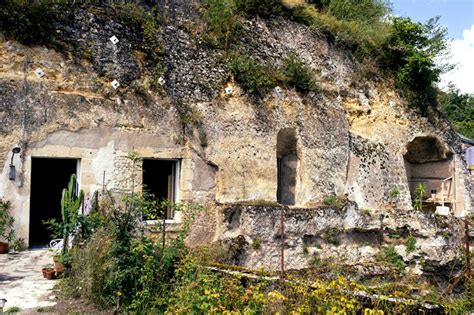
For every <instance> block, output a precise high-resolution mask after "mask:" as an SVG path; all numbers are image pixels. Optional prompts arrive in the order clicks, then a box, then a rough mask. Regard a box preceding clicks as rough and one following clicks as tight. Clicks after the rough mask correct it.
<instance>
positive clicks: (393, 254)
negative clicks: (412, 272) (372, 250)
mask: <svg viewBox="0 0 474 315" xmlns="http://www.w3.org/2000/svg"><path fill="white" fill-rule="evenodd" d="M383 254H384V256H383V258H384V260H385V261H386V262H387V263H389V264H390V265H392V266H393V267H395V268H397V269H403V268H405V263H404V262H403V260H402V259H401V258H400V255H398V253H397V251H396V250H395V246H393V245H390V246H386V247H384V248H383Z"/></svg>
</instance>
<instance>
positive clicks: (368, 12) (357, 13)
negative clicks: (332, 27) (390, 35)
mask: <svg viewBox="0 0 474 315" xmlns="http://www.w3.org/2000/svg"><path fill="white" fill-rule="evenodd" d="M389 12H390V7H389V4H388V3H387V2H386V1H384V0H331V1H330V2H329V6H328V13H329V14H330V15H332V16H334V17H336V18H337V19H339V20H346V21H359V22H363V23H366V24H373V23H375V24H380V23H381V21H382V19H383V18H384V17H385V16H386V15H387V14H388V13H389Z"/></svg>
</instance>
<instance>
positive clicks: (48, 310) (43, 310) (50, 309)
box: [36, 306, 56, 313]
mask: <svg viewBox="0 0 474 315" xmlns="http://www.w3.org/2000/svg"><path fill="white" fill-rule="evenodd" d="M36 311H37V312H38V313H54V312H56V308H55V307H54V306H45V307H38V308H37V309H36Z"/></svg>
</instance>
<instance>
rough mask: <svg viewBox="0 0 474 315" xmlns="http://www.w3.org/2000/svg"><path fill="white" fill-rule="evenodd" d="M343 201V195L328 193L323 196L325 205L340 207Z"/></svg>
mask: <svg viewBox="0 0 474 315" xmlns="http://www.w3.org/2000/svg"><path fill="white" fill-rule="evenodd" d="M345 203H346V198H345V197H344V196H336V195H328V196H325V197H324V198H323V204H324V205H326V206H332V207H336V208H342V207H343V206H344V204H345Z"/></svg>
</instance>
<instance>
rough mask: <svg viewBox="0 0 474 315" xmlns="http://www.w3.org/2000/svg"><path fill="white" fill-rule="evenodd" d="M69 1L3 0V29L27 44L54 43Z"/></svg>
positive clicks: (0, 26) (0, 20)
mask: <svg viewBox="0 0 474 315" xmlns="http://www.w3.org/2000/svg"><path fill="white" fill-rule="evenodd" d="M66 5H67V6H68V7H69V8H70V5H69V4H68V1H66V0H59V1H54V0H45V1H33V2H31V1H26V0H5V1H1V2H0V31H1V32H2V33H3V34H4V35H5V36H6V37H7V38H10V39H15V40H17V41H19V42H20V43H22V44H25V45H48V46H52V45H54V44H55V43H56V41H57V40H59V39H60V38H56V36H57V32H56V28H57V25H58V24H59V22H60V21H62V20H64V19H65V16H64V13H66V12H67V7H66Z"/></svg>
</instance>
